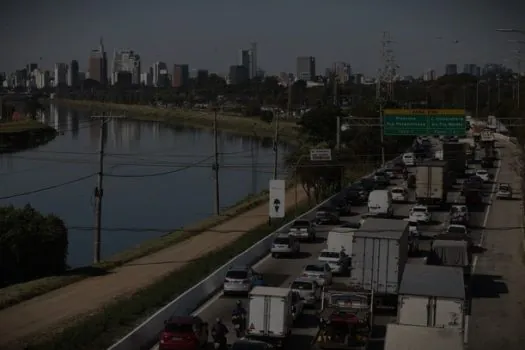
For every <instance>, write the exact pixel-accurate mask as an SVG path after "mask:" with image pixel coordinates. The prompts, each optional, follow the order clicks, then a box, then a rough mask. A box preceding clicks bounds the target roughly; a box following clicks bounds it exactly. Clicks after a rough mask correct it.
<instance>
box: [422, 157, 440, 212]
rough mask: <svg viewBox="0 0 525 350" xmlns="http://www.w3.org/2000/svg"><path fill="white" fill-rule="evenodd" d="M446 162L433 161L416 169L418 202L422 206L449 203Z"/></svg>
mask: <svg viewBox="0 0 525 350" xmlns="http://www.w3.org/2000/svg"><path fill="white" fill-rule="evenodd" d="M447 171H448V166H447V162H446V161H439V160H433V161H428V162H425V163H421V164H418V166H417V168H416V201H417V202H418V203H421V204H439V205H442V204H444V203H446V201H447V187H448V182H447V180H448V179H447Z"/></svg>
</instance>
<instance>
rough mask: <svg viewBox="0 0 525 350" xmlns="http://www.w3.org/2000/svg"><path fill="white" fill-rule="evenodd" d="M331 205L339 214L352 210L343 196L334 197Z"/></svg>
mask: <svg viewBox="0 0 525 350" xmlns="http://www.w3.org/2000/svg"><path fill="white" fill-rule="evenodd" d="M331 206H332V207H333V208H335V210H337V211H338V212H339V215H340V216H345V215H349V214H350V213H351V212H352V210H351V206H350V203H348V201H346V200H345V199H343V198H339V199H334V200H333V201H332V203H331Z"/></svg>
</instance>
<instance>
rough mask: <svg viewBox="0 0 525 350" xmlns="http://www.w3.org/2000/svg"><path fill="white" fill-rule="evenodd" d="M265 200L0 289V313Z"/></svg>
mask: <svg viewBox="0 0 525 350" xmlns="http://www.w3.org/2000/svg"><path fill="white" fill-rule="evenodd" d="M290 186H291V184H290ZM267 200H268V192H267V191H264V192H262V193H260V194H258V195H250V196H248V197H246V198H244V199H243V200H241V201H239V202H238V203H237V204H235V205H233V206H232V207H230V208H229V209H226V210H225V211H223V213H222V214H221V215H220V216H212V217H209V218H207V219H205V220H203V221H200V222H199V223H197V224H194V225H190V226H188V227H185V228H183V229H181V230H179V231H175V232H172V233H168V234H166V235H164V236H162V237H159V238H155V239H151V240H148V241H145V242H143V243H141V244H140V245H138V246H137V247H135V248H133V249H130V250H126V251H124V252H122V253H119V254H117V255H115V256H113V257H111V258H109V259H108V260H106V261H103V262H101V263H99V264H94V265H91V266H86V267H80V268H76V269H72V270H70V271H68V272H67V273H66V274H64V275H60V276H51V277H45V278H41V279H38V280H34V281H29V282H26V283H20V284H15V285H12V286H9V287H5V288H2V289H0V310H1V309H5V308H7V307H9V306H12V305H15V304H18V303H20V302H23V301H25V300H29V299H31V298H34V297H36V296H38V295H42V294H45V293H48V292H50V291H53V290H55V289H58V288H62V287H65V286H67V285H69V284H72V283H75V282H78V281H81V280H83V279H86V278H89V277H93V276H99V275H103V274H106V273H108V272H109V271H110V270H112V269H115V268H117V267H119V266H122V265H124V264H126V263H128V262H130V261H133V260H136V259H139V258H142V257H144V256H146V255H150V254H153V253H156V252H158V251H160V250H162V249H164V248H167V247H169V246H172V245H175V244H178V243H180V242H182V241H184V240H187V239H189V238H191V237H193V236H195V235H198V234H200V233H202V232H205V231H206V230H208V229H210V228H212V227H214V226H216V225H219V224H221V223H223V222H225V221H227V220H230V219H231V218H233V217H235V216H238V215H240V214H242V213H244V212H246V211H248V210H251V209H253V208H255V207H257V206H259V205H261V204H263V203H265V202H266V201H267Z"/></svg>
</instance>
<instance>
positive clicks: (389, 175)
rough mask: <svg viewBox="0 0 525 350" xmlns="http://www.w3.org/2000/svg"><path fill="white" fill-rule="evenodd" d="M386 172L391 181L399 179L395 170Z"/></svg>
mask: <svg viewBox="0 0 525 350" xmlns="http://www.w3.org/2000/svg"><path fill="white" fill-rule="evenodd" d="M384 172H385V175H386V176H388V178H389V179H396V178H397V174H396V171H395V169H394V168H386V169H385V170H384Z"/></svg>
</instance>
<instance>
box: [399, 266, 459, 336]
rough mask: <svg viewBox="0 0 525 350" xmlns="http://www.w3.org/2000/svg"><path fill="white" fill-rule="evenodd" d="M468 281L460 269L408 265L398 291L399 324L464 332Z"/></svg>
mask: <svg viewBox="0 0 525 350" xmlns="http://www.w3.org/2000/svg"><path fill="white" fill-rule="evenodd" d="M465 308H466V298H465V281H464V279H463V270H462V269H461V268H459V267H448V266H430V265H416V264H407V265H406V266H405V272H404V273H403V279H402V281H401V285H400V287H399V300H398V312H397V323H398V324H404V325H410V326H422V327H438V328H453V329H457V330H460V331H463V330H464V328H465V312H464V311H465Z"/></svg>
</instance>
